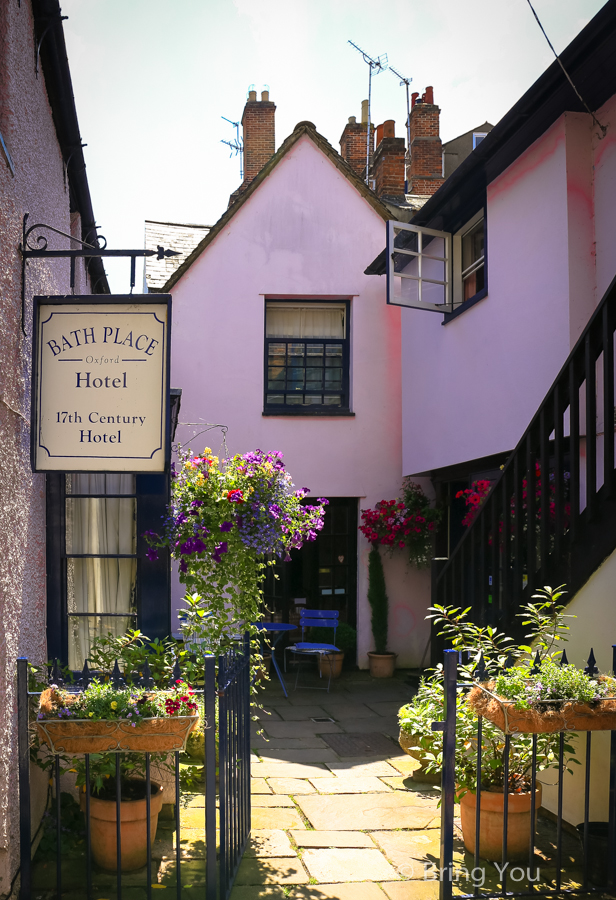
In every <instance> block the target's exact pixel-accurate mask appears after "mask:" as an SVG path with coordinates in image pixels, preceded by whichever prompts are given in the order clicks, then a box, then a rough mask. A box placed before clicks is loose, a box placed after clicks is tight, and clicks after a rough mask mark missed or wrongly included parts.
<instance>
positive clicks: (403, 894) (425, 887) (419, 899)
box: [381, 881, 455, 900]
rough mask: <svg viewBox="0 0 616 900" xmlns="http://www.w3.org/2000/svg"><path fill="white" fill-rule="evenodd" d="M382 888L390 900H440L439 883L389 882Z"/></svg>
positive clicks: (384, 883)
mask: <svg viewBox="0 0 616 900" xmlns="http://www.w3.org/2000/svg"><path fill="white" fill-rule="evenodd" d="M381 887H382V888H383V890H384V891H385V894H386V895H387V897H389V900H438V894H439V883H438V881H398V882H395V881H394V882H391V881H388V882H381ZM454 892H455V887H454Z"/></svg>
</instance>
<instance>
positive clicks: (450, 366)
mask: <svg viewBox="0 0 616 900" xmlns="http://www.w3.org/2000/svg"><path fill="white" fill-rule="evenodd" d="M608 140H609V139H606V142H604V143H603V144H602V145H601V146H600V147H596V148H595V153H596V154H597V158H598V159H600V168H599V169H598V170H597V171H598V174H595V183H594V184H593V155H592V154H593V136H592V129H591V123H590V119H589V117H588V116H587V115H585V114H579V113H567V114H565V115H564V116H562V117H561V118H560V119H559V120H558V121H557V122H556V123H555V124H554V125H553V126H552V127H551V128H550V129H548V131H547V132H546V133H545V134H544V135H543V136H542V137H541V138H539V139H538V140H537V141H536V142H535V143H534V144H533V145H532V146H531V147H529V148H528V150H527V151H526V152H525V153H524V154H523V155H522V156H521V157H520V158H519V159H518V160H516V161H515V162H514V163H513V164H512V165H511V166H509V168H508V169H507V170H506V171H505V172H503V173H502V174H501V175H500V176H499V177H498V178H497V179H495V180H494V181H493V182H492V183H491V184H490V185H489V186H488V192H487V229H488V240H487V265H488V291H489V293H488V296H487V297H486V298H485V299H484V300H482V301H480V302H479V303H478V304H477V305H476V306H474V307H471V308H470V309H469V310H468V311H466V312H465V313H463V314H462V315H460V316H459V317H458V318H456V319H454V320H452V321H451V322H450V323H449V324H448V325H446V326H443V325H442V316H440V315H435V314H433V313H429V312H424V311H417V310H402V348H403V351H402V385H403V388H402V390H403V470H404V473H405V474H413V473H417V472H425V471H428V470H431V469H437V468H440V467H442V466H448V465H452V464H454V463H458V462H462V461H465V460H472V459H475V458H477V457H482V456H486V455H488V454H492V453H497V452H501V451H507V450H510V449H512V448H513V447H514V446H515V445H516V444H517V442H518V440H519V439H520V437H521V436H522V434H523V432H524V430H525V429H526V427H527V425H528V424H529V422H530V420H531V418H532V416H533V415H534V413H535V411H536V409H537V407H538V406H539V404H540V402H541V400H542V399H543V397H544V395H545V393H546V392H547V390H548V389H549V387H550V385H551V384H552V382H553V380H554V378H555V376H556V374H557V373H558V371H559V369H560V367H561V366H562V364H563V363H564V361H565V359H566V358H567V356H568V354H569V351H570V349H571V347H572V346H573V344H574V343H575V341H576V340H577V338H578V336H579V334H580V332H581V330H582V329H583V327H584V325H585V324H586V321H587V320H588V318H589V316H590V314H591V313H592V310H593V309H594V307H595V306H596V303H597V302H598V300H599V299H600V298H601V295H602V293H603V291H604V290H605V287H606V286H607V284H608V283H609V281H610V280H611V278H612V277H613V274H614V272H615V271H616V264H615V263H614V256H613V250H612V247H611V241H612V236H613V234H614V215H615V213H614V208H615V202H614V201H615V199H616V198H615V197H614V193H615V187H614V184H615V183H616V179H615V177H614V175H615V166H616V152H615V149H614V143H613V138H612V140H611V142H610V143H607V141H608ZM595 143H596V141H595ZM599 183H601V188H599ZM593 200H594V202H595V203H597V205H598V208H600V219H598V224H597V235H598V237H597V260H598V262H597V266H598V267H599V268H600V272H601V275H600V278H599V285H598V287H597V284H596V280H597V276H596V271H595V216H594V203H593ZM599 235H600V236H599ZM382 291H384V285H383V288H382Z"/></svg>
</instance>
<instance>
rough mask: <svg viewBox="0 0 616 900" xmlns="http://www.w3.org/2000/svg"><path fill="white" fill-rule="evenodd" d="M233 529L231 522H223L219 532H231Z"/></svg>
mask: <svg viewBox="0 0 616 900" xmlns="http://www.w3.org/2000/svg"><path fill="white" fill-rule="evenodd" d="M232 528H233V522H223V523H222V524H221V526H220V530H221V531H231V529H232Z"/></svg>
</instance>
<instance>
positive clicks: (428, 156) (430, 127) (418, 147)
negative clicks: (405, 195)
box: [408, 87, 444, 195]
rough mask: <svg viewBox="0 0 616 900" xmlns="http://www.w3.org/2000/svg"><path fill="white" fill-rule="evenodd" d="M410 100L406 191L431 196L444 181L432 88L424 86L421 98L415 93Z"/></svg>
mask: <svg viewBox="0 0 616 900" xmlns="http://www.w3.org/2000/svg"><path fill="white" fill-rule="evenodd" d="M411 99H412V108H411V124H410V131H411V146H410V148H409V150H410V155H411V163H410V166H409V172H408V192H409V194H423V195H432V194H434V193H435V192H436V191H437V190H438V189H439V188H440V186H441V185H442V183H443V181H444V178H443V145H442V143H441V138H440V133H439V117H440V113H441V111H440V109H439V108H438V106H436V105H435V103H434V91H433V88H432V87H427V88H426V90H425V92H424V94H423V95H422V97H421V98H420V97H419V94H416V93H415V94H412V95H411Z"/></svg>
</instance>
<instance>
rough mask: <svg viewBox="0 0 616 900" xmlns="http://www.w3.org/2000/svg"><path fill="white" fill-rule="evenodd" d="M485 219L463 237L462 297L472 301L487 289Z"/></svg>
mask: <svg viewBox="0 0 616 900" xmlns="http://www.w3.org/2000/svg"><path fill="white" fill-rule="evenodd" d="M484 245H485V219H483V218H482V219H480V221H479V222H477V223H476V224H475V225H473V226H472V227H471V228H469V230H468V231H467V232H466V233H465V234H463V235H462V285H463V290H462V296H463V300H470V299H471V297H474V296H475V294H478V293H479V291H481V290H483V288H484V287H485V254H484Z"/></svg>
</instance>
